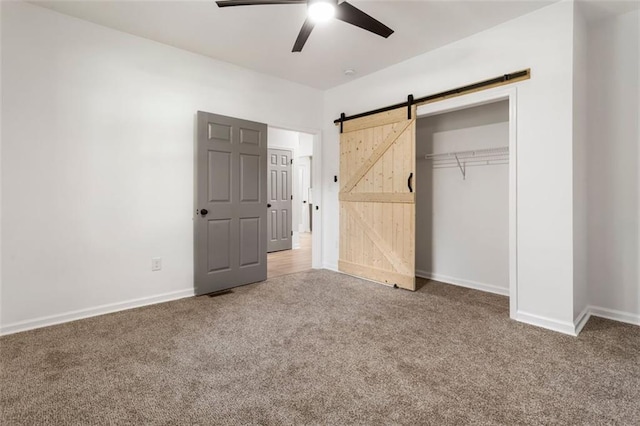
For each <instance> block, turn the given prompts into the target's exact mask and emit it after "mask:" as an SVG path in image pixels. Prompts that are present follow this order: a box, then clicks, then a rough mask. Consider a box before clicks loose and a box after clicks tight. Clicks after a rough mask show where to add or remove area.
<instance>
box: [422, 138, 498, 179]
mask: <svg viewBox="0 0 640 426" xmlns="http://www.w3.org/2000/svg"><path fill="white" fill-rule="evenodd" d="M424 158H425V159H426V160H432V161H433V168H434V169H442V168H447V167H458V168H459V169H460V172H461V173H462V179H466V174H467V166H489V165H496V164H508V163H509V147H508V146H501V147H497V148H483V149H474V150H468V151H456V152H443V153H432V154H427V155H425V156H424Z"/></svg>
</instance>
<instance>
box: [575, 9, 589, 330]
mask: <svg viewBox="0 0 640 426" xmlns="http://www.w3.org/2000/svg"><path fill="white" fill-rule="evenodd" d="M587 49H588V47H587V23H586V21H585V18H584V15H583V10H582V5H581V4H580V3H576V7H575V8H574V26H573V282H574V286H573V317H574V323H576V324H577V323H578V322H579V321H580V320H581V319H582V318H581V315H586V311H585V310H586V309H587V306H588V304H589V303H588V301H589V294H588V293H589V290H588V283H587V238H588V236H587V233H588V229H587V91H588V85H587V65H588V64H587Z"/></svg>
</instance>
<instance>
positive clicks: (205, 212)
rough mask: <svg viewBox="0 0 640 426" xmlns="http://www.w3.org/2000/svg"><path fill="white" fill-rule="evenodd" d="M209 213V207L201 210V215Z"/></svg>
mask: <svg viewBox="0 0 640 426" xmlns="http://www.w3.org/2000/svg"><path fill="white" fill-rule="evenodd" d="M207 213H209V210H207V209H201V210H200V215H201V216H206V215H207Z"/></svg>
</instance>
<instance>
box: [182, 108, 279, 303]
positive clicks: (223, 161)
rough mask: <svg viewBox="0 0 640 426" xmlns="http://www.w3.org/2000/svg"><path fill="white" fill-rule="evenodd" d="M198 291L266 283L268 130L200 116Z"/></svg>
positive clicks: (196, 237)
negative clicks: (260, 282)
mask: <svg viewBox="0 0 640 426" xmlns="http://www.w3.org/2000/svg"><path fill="white" fill-rule="evenodd" d="M197 127H198V135H197V144H196V145H197V146H196V151H197V152H196V182H195V183H196V194H195V200H196V205H195V209H196V216H195V220H194V222H195V224H194V231H195V235H194V245H195V247H194V254H195V290H196V294H207V293H211V292H214V291H220V290H225V289H228V288H231V287H236V286H239V285H243V284H248V283H252V282H256V281H263V280H265V279H267V238H266V237H267V226H266V222H267V211H266V208H265V207H266V204H267V203H266V201H267V180H266V175H267V173H266V168H267V125H266V124H261V123H255V122H252V121H246V120H240V119H237V118H231V117H225V116H222V115H216V114H210V113H207V112H201V111H198V121H197Z"/></svg>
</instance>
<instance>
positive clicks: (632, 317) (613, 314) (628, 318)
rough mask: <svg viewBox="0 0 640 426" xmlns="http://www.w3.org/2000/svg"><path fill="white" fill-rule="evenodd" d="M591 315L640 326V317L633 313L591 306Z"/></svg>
mask: <svg viewBox="0 0 640 426" xmlns="http://www.w3.org/2000/svg"><path fill="white" fill-rule="evenodd" d="M589 313H590V314H591V315H592V316H594V317H600V318H606V319H610V320H614V321H620V322H625V323H627V324H633V325H640V315H638V314H632V313H631V312H622V311H617V310H615V309H607V308H601V307H598V306H589Z"/></svg>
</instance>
